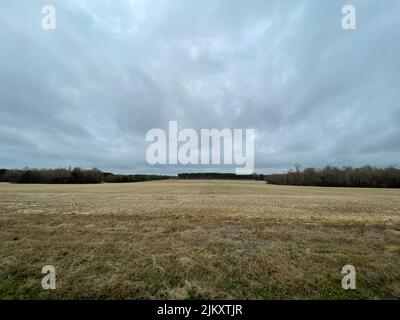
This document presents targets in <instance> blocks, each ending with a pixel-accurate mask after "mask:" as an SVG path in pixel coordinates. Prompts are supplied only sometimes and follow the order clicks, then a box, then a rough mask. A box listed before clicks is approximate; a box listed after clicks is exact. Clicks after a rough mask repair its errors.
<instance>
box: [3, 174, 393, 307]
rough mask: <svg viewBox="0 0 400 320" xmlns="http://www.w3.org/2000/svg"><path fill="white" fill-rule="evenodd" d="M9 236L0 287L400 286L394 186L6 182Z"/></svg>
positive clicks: (94, 291)
mask: <svg viewBox="0 0 400 320" xmlns="http://www.w3.org/2000/svg"><path fill="white" fill-rule="evenodd" d="M0 242H1V246H0V298H2V299H7V298H21V299H22V298H33V299H49V298H55V299H70V298H85V299H146V298H150V299H187V298H200V299H203V298H204V299H214V298H221V299H232V298H238V299H282V298H283V299H358V298H364V299H376V298H382V299H394V298H400V190H395V189H350V188H318V187H290V186H272V185H267V184H265V183H263V182H252V181H248V182H247V181H192V180H187V181H185V180H168V181H161V182H145V183H129V184H99V185H18V184H0ZM345 264H352V265H354V266H355V268H356V271H357V278H356V280H357V289H356V290H344V289H342V287H341V279H342V277H343V275H342V274H341V269H342V267H343V266H344V265H345ZM44 265H53V266H54V267H55V268H56V275H57V288H56V289H55V290H43V289H42V287H41V280H42V277H43V276H44V275H43V274H42V273H41V270H42V267H43V266H44Z"/></svg>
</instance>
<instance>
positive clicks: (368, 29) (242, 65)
mask: <svg viewBox="0 0 400 320" xmlns="http://www.w3.org/2000/svg"><path fill="white" fill-rule="evenodd" d="M45 4H51V5H53V6H54V7H55V9H56V13H57V16H56V19H57V20H56V22H57V24H56V30H53V31H45V30H43V29H42V26H41V20H42V14H41V9H42V6H43V5H45ZM344 4H352V5H354V6H355V8H356V10H357V11H356V12H357V30H355V31H345V30H343V29H342V27H341V19H342V13H341V8H342V6H343V5H344ZM168 120H177V121H178V123H179V126H180V129H183V128H194V129H196V130H198V129H200V128H217V129H223V128H231V129H234V128H242V129H246V128H254V129H255V132H256V141H255V144H256V148H255V151H256V152H255V166H256V171H257V172H273V171H277V172H281V171H283V170H286V169H288V168H291V167H293V164H294V163H300V164H302V165H303V166H317V167H321V166H325V165H327V164H332V165H338V166H342V165H353V166H358V165H363V164H372V165H379V166H381V165H382V166H386V165H391V164H397V165H398V164H399V159H400V125H399V124H400V1H397V0H393V1H392V0H385V1H376V0H362V1H361V0H360V1H356V0H352V1H351V0H348V1H339V0H335V1H325V0H310V1H305V0H301V1H299V0H295V1H282V0H279V1H267V0H249V1H242V0H226V1H221V0H154V1H153V0H143V1H142V0H125V1H124V0H120V1H115V0H114V1H113V0H110V1H106V0H85V1H80V0H63V1H60V0H48V1H38V0H2V1H1V4H0V167H5V168H17V167H18V168H19V167H25V166H29V167H59V166H63V167H66V166H81V167H84V168H90V167H98V168H100V169H102V170H111V171H115V172H132V173H134V172H143V173H145V172H157V171H160V172H162V173H174V172H177V171H185V170H186V169H189V168H184V167H171V166H166V167H158V168H154V167H151V166H149V165H147V164H146V159H145V156H146V148H147V147H148V146H149V143H146V140H145V137H146V133H147V131H148V130H150V129H152V128H167V126H168ZM196 169H198V168H194V170H195V171H200V170H196ZM210 169H215V170H216V169H218V170H224V169H225V168H223V167H222V168H204V169H202V170H203V171H204V170H205V171H209V170H210ZM186 171H188V170H186Z"/></svg>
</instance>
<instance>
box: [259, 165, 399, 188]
mask: <svg viewBox="0 0 400 320" xmlns="http://www.w3.org/2000/svg"><path fill="white" fill-rule="evenodd" d="M264 178H265V180H266V182H267V183H269V184H278V185H292V186H321V187H359V188H400V169H398V168H395V167H388V168H377V167H372V166H363V167H360V168H353V167H343V168H337V167H333V166H327V167H325V168H323V169H316V168H305V169H302V168H301V166H300V165H295V170H293V171H289V172H287V173H283V174H271V175H265V176H264Z"/></svg>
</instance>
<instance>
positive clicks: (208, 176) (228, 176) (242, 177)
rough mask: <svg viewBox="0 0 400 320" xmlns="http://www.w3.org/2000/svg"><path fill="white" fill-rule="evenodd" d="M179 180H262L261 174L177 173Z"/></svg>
mask: <svg viewBox="0 0 400 320" xmlns="http://www.w3.org/2000/svg"><path fill="white" fill-rule="evenodd" d="M178 178H179V179H224V180H264V175H262V174H256V173H255V174H250V175H238V174H234V173H218V172H196V173H179V174H178Z"/></svg>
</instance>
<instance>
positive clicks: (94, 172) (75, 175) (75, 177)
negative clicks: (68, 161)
mask: <svg viewBox="0 0 400 320" xmlns="http://www.w3.org/2000/svg"><path fill="white" fill-rule="evenodd" d="M169 178H170V177H168V176H159V175H120V174H117V175H116V174H113V173H110V172H102V171H100V170H99V169H96V168H93V169H90V170H85V169H81V168H73V169H71V168H68V169H65V168H58V169H23V170H21V169H0V182H13V183H52V184H53V183H54V184H85V183H102V182H112V183H123V182H140V181H151V180H163V179H169Z"/></svg>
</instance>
